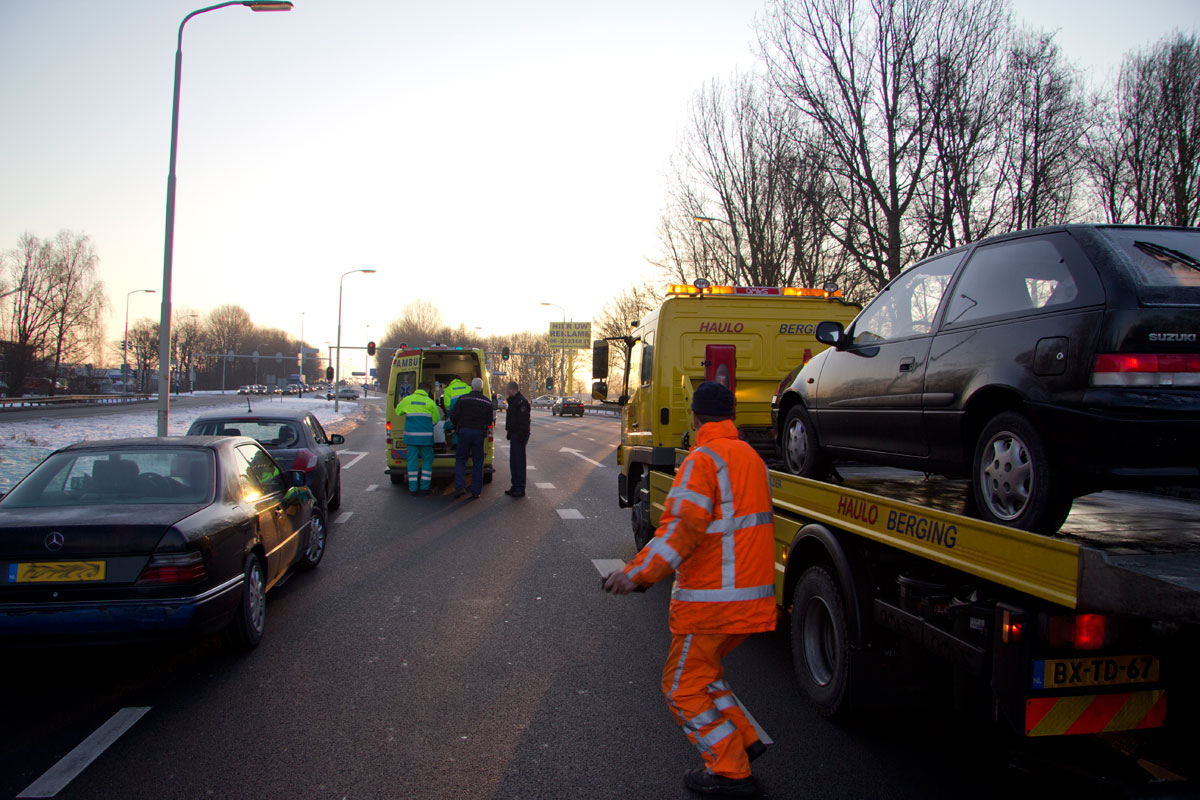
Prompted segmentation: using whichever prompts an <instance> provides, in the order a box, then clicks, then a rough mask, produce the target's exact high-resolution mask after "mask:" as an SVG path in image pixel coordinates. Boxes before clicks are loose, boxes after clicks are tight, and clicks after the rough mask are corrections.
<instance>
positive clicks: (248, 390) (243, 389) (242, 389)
mask: <svg viewBox="0 0 1200 800" xmlns="http://www.w3.org/2000/svg"><path fill="white" fill-rule="evenodd" d="M253 392H254V387H253V386H239V387H238V394H253Z"/></svg>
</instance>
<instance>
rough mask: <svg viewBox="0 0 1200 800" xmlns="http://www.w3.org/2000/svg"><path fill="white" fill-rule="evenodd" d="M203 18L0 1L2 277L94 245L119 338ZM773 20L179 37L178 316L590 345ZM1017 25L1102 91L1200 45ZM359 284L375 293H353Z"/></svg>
mask: <svg viewBox="0 0 1200 800" xmlns="http://www.w3.org/2000/svg"><path fill="white" fill-rule="evenodd" d="M199 7H203V4H201V3H196V2H194V0H189V1H183V0H125V2H112V1H110V2H100V1H99V0H0V120H2V123H0V250H7V249H10V248H13V247H15V246H16V243H17V240H18V238H19V237H20V235H21V234H22V233H24V232H30V233H33V234H35V235H37V236H40V237H42V238H46V239H49V238H52V237H53V236H55V235H56V234H57V233H58V231H60V230H63V229H68V230H72V231H74V232H76V233H86V234H87V235H89V236H90V237H91V239H92V241H93V243H94V245H95V247H96V249H97V252H98V254H99V256H100V277H101V279H102V280H103V281H104V283H105V286H106V290H107V293H108V297H109V301H110V304H111V309H110V314H109V319H108V330H109V337H110V338H112V339H119V338H120V334H121V329H122V326H123V325H124V321H125V311H126V304H127V303H128V307H129V318H130V320H131V321H132V320H137V319H139V318H152V319H154V320H157V319H158V317H159V314H160V302H161V299H162V283H163V239H164V219H165V208H166V183H167V172H168V156H169V148H170V129H171V98H172V88H173V67H174V50H175V45H176V34H177V31H178V27H179V23H180V21H181V20H182V19H183V17H184V16H185V15H186V14H187V13H189V12H190V11H192V10H195V9H196V8H199ZM763 8H764V5H763V2H762V0H606V2H603V3H582V2H569V1H568V2H564V1H563V0H507V1H506V2H495V0H460V1H459V2H456V3H438V2H429V0H421V2H415V0H295V9H294V10H293V11H291V12H289V13H252V12H250V11H249V10H248V9H245V8H242V7H238V6H234V7H230V8H223V9H218V10H216V11H213V12H209V13H206V14H202V15H200V16H198V17H195V18H193V19H192V20H191V21H189V22H188V23H187V26H186V27H185V29H184V37H183V62H182V64H183V71H182V90H181V94H180V119H179V142H178V152H177V166H176V174H177V184H176V209H175V235H174V258H173V268H172V293H171V295H172V297H171V300H172V304H173V306H174V308H175V309H176V310H180V309H184V308H186V309H190V310H194V311H198V312H200V313H201V314H203V313H205V312H207V311H209V310H211V309H213V308H215V307H217V306H219V305H221V304H224V303H236V304H238V305H241V306H243V307H244V308H246V309H247V310H248V311H249V312H250V314H251V317H252V318H253V320H254V321H255V323H256V324H258V325H263V326H271V327H277V328H282V329H284V330H286V331H289V332H290V333H292V335H294V336H297V337H298V336H300V334H301V332H302V330H301V329H302V327H303V335H304V338H305V340H306V341H307V342H309V344H312V345H316V346H318V347H324V344H325V342H330V341H333V340H335V339H336V336H337V325H338V310H339V303H338V301H339V287H340V288H341V290H342V291H341V294H342V302H341V318H342V323H341V324H342V341H343V344H344V345H350V344H357V345H362V344H365V342H366V340H367V339H378V338H379V337H380V336H381V335H382V333H383V331H384V329H385V328H386V326H387V324H388V323H389V322H390V321H392V320H394V319H396V318H397V317H399V316H400V314H401V312H402V309H403V307H404V306H405V305H406V304H407V303H409V302H411V301H413V300H416V299H423V300H427V301H430V302H432V303H434V304H435V305H437V306H438V307H439V309H440V310H441V312H442V314H443V317H444V318H445V321H446V322H447V323H449V324H451V325H458V324H459V323H462V324H464V325H466V326H467V327H468V328H470V329H473V328H476V327H479V328H481V329H482V331H481V332H482V333H484V334H487V335H502V334H504V333H508V332H513V331H522V330H543V329H544V328H546V327H547V326H548V324H549V322H551V321H553V320H560V319H562V318H563V317H564V316H565V317H566V318H567V319H568V320H583V321H586V320H589V319H591V318H592V317H593V316H594V315H596V314H597V313H598V312H599V311H600V309H601V308H602V306H603V305H604V303H605V302H606V301H607V300H609V299H610V298H611V297H613V296H615V295H616V294H618V293H619V292H620V291H621V290H623V289H625V288H626V287H628V286H629V285H630V284H632V283H633V282H635V281H637V280H639V279H641V278H643V277H650V276H653V275H654V269H653V267H651V266H650V265H649V264H648V262H647V259H649V258H653V257H655V256H657V254H658V245H657V238H656V228H657V226H658V222H659V219H660V216H661V213H662V210H663V204H664V200H665V197H666V177H665V176H666V174H667V172H668V170H669V166H670V159H671V157H672V156H673V155H674V154H675V153H676V152H677V151H678V143H679V140H680V137H681V135H682V133H683V131H684V130H685V128H686V126H687V119H688V109H689V106H690V103H691V100H692V98H693V96H694V94H695V93H696V92H697V91H698V90H699V89H700V88H701V87H702V86H703V85H704V84H705V83H706V82H708V81H710V80H712V79H714V78H717V79H727V78H729V77H730V76H732V75H733V74H734V73H735V72H737V71H741V72H749V71H752V70H754V69H756V68H757V59H756V58H755V56H754V52H753V42H754V21H755V18H756V16H761V14H762V12H763ZM1013 12H1014V15H1015V16H1016V17H1017V18H1018V19H1020V20H1022V21H1023V22H1024V23H1025V24H1027V25H1028V26H1030V27H1032V28H1034V29H1043V30H1051V31H1057V38H1058V41H1059V43H1060V44H1061V45H1062V47H1063V49H1064V51H1065V53H1066V55H1067V58H1068V59H1069V60H1071V61H1072V62H1074V63H1075V64H1076V65H1077V66H1079V67H1080V69H1081V70H1083V71H1084V73H1085V74H1086V75H1087V76H1088V77H1089V78H1090V79H1092V80H1101V79H1103V78H1105V77H1107V76H1109V75H1110V74H1112V73H1114V72H1115V70H1116V68H1117V66H1118V65H1119V63H1120V60H1121V58H1122V56H1123V55H1124V54H1125V53H1126V52H1128V51H1130V50H1132V49H1136V48H1139V47H1147V46H1149V45H1150V44H1152V43H1153V42H1155V41H1157V40H1158V39H1160V38H1161V37H1162V36H1164V35H1165V34H1167V33H1169V32H1170V31H1171V30H1172V29H1174V28H1176V27H1179V28H1182V29H1183V30H1185V31H1188V32H1192V31H1195V30H1196V29H1197V28H1198V27H1200V0H1141V2H1138V3H1137V4H1130V3H1128V2H1116V0H1054V1H1053V2H1046V0H1014V3H1013ZM358 269H374V270H376V273H375V274H350V275H344V273H347V272H349V271H351V270H358ZM343 276H344V277H343ZM136 289H154V290H155V291H156V292H157V294H144V293H143V294H133V295H128V293H129V292H131V291H133V290H136ZM541 303H553V304H555V305H554V306H545V305H541ZM560 307H561V308H560ZM368 326H369V327H368ZM350 358H351V356H350V355H349V354H347V359H350Z"/></svg>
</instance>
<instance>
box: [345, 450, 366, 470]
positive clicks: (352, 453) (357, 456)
mask: <svg viewBox="0 0 1200 800" xmlns="http://www.w3.org/2000/svg"><path fill="white" fill-rule="evenodd" d="M366 454H367V453H366V451H363V452H361V453H360V452H359V451H357V450H339V451H338V457H339V458H340V457H341V456H354V458H352V459H350V463H349V464H342V469H350V468H351V467H353V466H354V465H355V464H357V463H358V462H359V461H361V460H362V457H363V456H365V455H366Z"/></svg>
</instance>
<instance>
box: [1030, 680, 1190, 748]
mask: <svg viewBox="0 0 1200 800" xmlns="http://www.w3.org/2000/svg"><path fill="white" fill-rule="evenodd" d="M1166 716H1167V693H1166V692H1165V691H1162V690H1161V689H1153V690H1150V691H1145V692H1118V693H1116V694H1101V695H1085V696H1080V697H1035V698H1031V699H1029V700H1026V701H1025V735H1026V736H1062V735H1076V734H1081V733H1106V732H1111V731H1127V730H1133V729H1135V728H1159V727H1162V725H1163V723H1164V722H1165V721H1166Z"/></svg>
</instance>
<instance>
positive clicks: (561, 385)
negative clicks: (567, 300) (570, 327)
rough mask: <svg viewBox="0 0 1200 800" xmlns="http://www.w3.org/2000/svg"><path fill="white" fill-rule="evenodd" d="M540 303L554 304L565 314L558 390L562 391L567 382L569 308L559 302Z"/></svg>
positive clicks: (544, 304) (545, 304)
mask: <svg viewBox="0 0 1200 800" xmlns="http://www.w3.org/2000/svg"><path fill="white" fill-rule="evenodd" d="M540 305H543V306H554V307H555V308H557V309H558V310H559V311H561V312H562V315H563V318H562V321H563V329H562V335H563V338H564V341H563V342H562V345H563V346H562V348H561V349H562V367H561V368H560V369H559V372H558V379H559V381H560V383H559V386H558V390H559V391H560V392H562V391H563V390H564V388H565V384H566V382H567V348H566V341H565V339H566V336H567V310H566V309H565V308H563V307H562V306H560V305H559V304H558V303H541V304H540Z"/></svg>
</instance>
